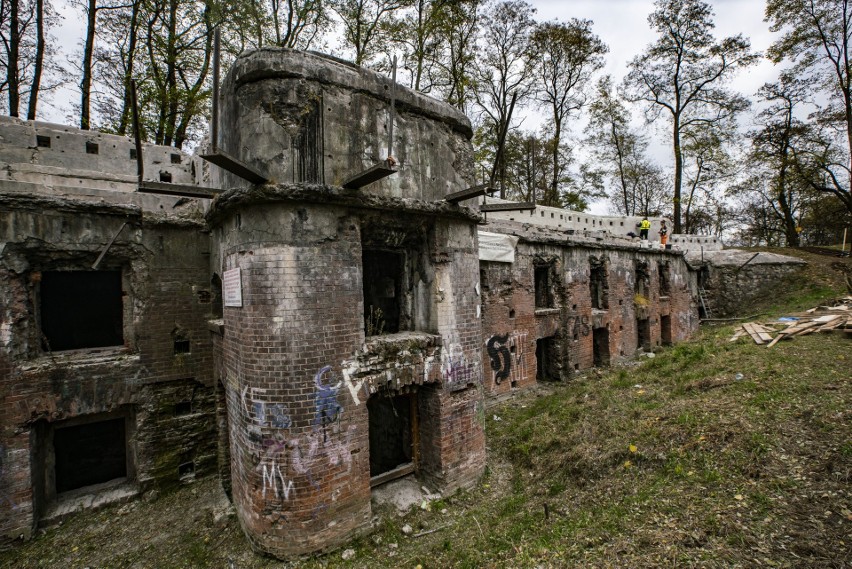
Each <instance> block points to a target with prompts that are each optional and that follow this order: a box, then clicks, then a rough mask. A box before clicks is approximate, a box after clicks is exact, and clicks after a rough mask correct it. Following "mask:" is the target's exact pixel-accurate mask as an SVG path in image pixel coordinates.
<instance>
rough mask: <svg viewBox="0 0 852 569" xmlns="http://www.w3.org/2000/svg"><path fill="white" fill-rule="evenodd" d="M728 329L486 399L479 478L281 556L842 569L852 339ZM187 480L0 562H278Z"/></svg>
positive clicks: (851, 529) (402, 562)
mask: <svg viewBox="0 0 852 569" xmlns="http://www.w3.org/2000/svg"><path fill="white" fill-rule="evenodd" d="M805 280H806V282H805V284H804V285H802V286H800V287H798V288H796V287H793V288H792V289H791V290H790V291H788V294H785V295H784V296H783V300H784V302H785V304H784V305H783V306H779V307H778V308H777V314H778V315H780V314H787V313H790V312H793V311H796V310H800V309H801V308H809V307H811V306H814V305H816V304H819V303H820V302H822V301H823V300H826V299H828V298H832V297H835V296H838V295H839V294H840V293H842V291H838V290H837V289H836V288H831V287H829V291H830V292H829V293H828V294H827V296H825V297H820V298H816V295H820V294H823V292H824V289H822V288H820V287H821V286H822V285H819V284H817V285H811V284H808V283H809V282H813V281H808V280H807V279H805ZM781 296H782V295H780V294H779V295H777V297H781ZM732 329H733V327H732V326H722V327H713V328H706V329H703V330H702V331H701V333H700V334H699V335H698V337H697V338H696V339H694V340H692V341H690V342H685V343H683V344H680V345H678V346H675V347H672V348H667V349H664V350H662V351H660V352H658V353H657V354H656V357H655V358H653V359H649V360H643V363H641V364H637V365H631V366H628V367H623V368H614V369H610V370H605V371H599V370H595V371H592V372H590V373H588V374H585V375H582V376H579V377H577V378H576V379H575V380H574V381H572V382H570V383H566V384H549V385H544V386H542V388H540V389H538V390H536V391H530V392H527V393H524V394H520V395H519V396H518V397H516V398H515V399H513V400H511V401H509V402H507V403H504V404H502V405H499V406H495V407H492V408H489V409H488V411H487V413H485V414H484V417H485V418H484V419H483V421H484V427H485V429H486V433H487V441H488V448H489V465H488V469H487V472H486V475H485V476H484V477H483V479H482V480H481V482H480V483H479V484H478V485H477V486H476V487H475V488H473V489H469V490H467V491H463V492H460V493H458V494H456V495H453V496H450V497H445V498H444V499H442V500H440V501H438V502H436V503H433V504H432V507H431V509H430V510H429V511H426V510H421V509H417V510H415V511H413V512H411V513H410V514H408V515H407V516H406V517H404V518H398V517H395V516H394V515H388V514H383V515H382V516H381V517H380V519H379V521H378V522H377V526H376V530H375V532H374V533H373V534H372V535H370V536H368V537H363V538H361V539H358V540H356V541H355V542H353V543H351V544H349V545H347V546H346V547H351V548H352V549H353V550H354V552H355V555H354V557H353V558H351V559H349V560H347V561H344V560H342V557H341V555H340V552H339V551H338V552H333V553H330V554H328V555H326V556H324V557H320V558H315V559H310V560H303V561H300V562H298V563H296V564H295V565H293V566H299V567H338V566H340V567H411V568H414V567H417V566H418V565H420V566H421V567H423V568H434V567H460V568H478V567H611V566H621V567H660V566H670V567H682V566H701V567H728V566H744V567H746V566H758V565H767V566H775V565H777V566H796V567H843V566H849V565H850V564H852V537H850V536H852V490H850V488H852V381H850V377H851V376H852V372H850V370H852V365H850V363H852V353H850V342H849V340H847V339H845V338H844V337H842V335H840V334H835V333H830V334H813V335H810V336H803V337H797V338H795V339H794V340H791V341H785V342H781V343H779V344H778V345H776V346H774V347H772V348H766V347H765V346H757V345H755V344H753V343H752V342H751V341H750V340H748V339H747V338H744V339H741V340H739V341H738V342H735V343H731V342H729V341H728V340H729V338H730V336H731V334H732ZM495 417H497V418H498V419H499V420H495ZM214 486H215V483H214V482H202V483H201V484H200V485H197V487H198V488H208V489H209V488H213V487H214ZM193 491H194V490H193ZM189 492H190V490H189V489H184V490H181V491H180V492H179V493H178V494H177V495H175V496H174V497H169V498H167V499H164V500H157V501H155V502H152V503H150V504H148V503H141V504H138V505H137V506H134V508H135V509H136V510H138V511H139V512H140V515H139V518H140V520H142V521H136V522H132V521H131V520H132V519H133V517H134V515H135V513H131V514H128V515H126V516H119V515H117V514H116V511H117V509H116V508H112V509H107V510H104V511H102V512H97V513H94V514H87V516H89V517H88V518H86V517H84V516H79V517H77V518H74V519H73V520H71V521H70V522H69V524H67V526H66V527H64V528H58V529H55V530H51V531H50V532H48V534H47V535H45V536H43V537H41V538H40V539H38V540H34V541H33V542H31V543H29V544H27V545H25V546H24V547H22V548H19V549H17V550H15V551H13V552H7V553H3V554H0V565H2V566H5V567H16V568H17V567H50V566H68V567H72V566H79V567H85V566H92V567H126V566H133V567H228V566H229V563H233V566H234V567H239V568H240V569H245V568H260V567H281V566H282V565H281V564H280V563H278V562H276V561H274V560H269V559H267V558H263V557H260V556H257V555H255V554H253V553H252V552H251V551H250V550H249V549H248V546H247V544H246V540H245V538H244V536H243V535H242V532H241V531H240V529H239V527H238V525H237V523H236V521H235V520H234V519H233V518H231V519H230V520H229V521H228V522H227V524H226V525H225V526H223V527H221V528H219V527H217V526H216V525H215V524H214V523H213V521H212V519H211V517H212V516H211V515H210V514H209V513H204V512H201V513H199V512H198V511H197V510H196V509H195V507H194V506H193V505H192V504H193V502H192V500H194V499H195V498H193V497H192V496H191V495H190V494H189ZM170 503H172V504H173V506H169V507H171V508H172V510H166V511H164V510H162V509H160V510H158V509H157V508H162V506H161V504H167V505H168V504H170ZM187 513H193V514H194V515H193V516H191V523H185V524H184V525H181V523H182V520H183V517H185V516H186V515H187ZM169 516H175V517H176V519H174V520H173V519H172V518H170V517H169ZM116 518H118V521H115V520H116ZM87 519H88V521H86V520H87ZM176 520H177V521H176ZM110 523H113V524H116V525H114V526H110V525H109V524H110ZM134 523H136V524H143V523H148V524H149V525H148V526H144V525H142V526H141V527H140V526H134V525H133V524H134ZM163 524H166V525H169V524H175V525H177V526H179V528H180V529H176V530H173V532H177V533H174V534H173V535H169V536H164V537H163V538H162V543H161V544H160V545H159V546H156V545H154V546H146V547H143V548H141V549H139V550H137V551H129V552H123V551H118V550H119V549H120V548H121V546H122V545H121V544H122V542H121V541H120V540H118V539H117V538H115V537H114V536H120V535H123V536H124V538H123V539H125V540H126V541H125V543H129V541H127V540H133V539H136V540H138V539H139V537H138V536H140V535H147V536H149V537H148V539H150V535H151V532H156V531H158V530H157V528H161V527H163ZM405 524H408V525H411V526H412V527H413V533H412V534H405V533H404V532H403V530H402V528H403V526H404V525H405ZM110 527H112V528H113V529H109V528H110ZM159 531H164V532H165V530H159ZM429 532H431V533H429ZM155 536H156V534H155ZM74 547H76V548H77V549H75V550H73V552H72V551H71V550H72V548H74ZM110 547H112V548H115V549H116V551H115V553H114V554H113V555H112V556H110V555H104V553H103V550H104V548H110Z"/></svg>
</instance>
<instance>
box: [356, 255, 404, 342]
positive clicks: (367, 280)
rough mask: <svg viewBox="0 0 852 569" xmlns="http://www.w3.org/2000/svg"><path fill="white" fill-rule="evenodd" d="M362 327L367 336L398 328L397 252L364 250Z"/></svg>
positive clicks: (399, 278)
mask: <svg viewBox="0 0 852 569" xmlns="http://www.w3.org/2000/svg"><path fill="white" fill-rule="evenodd" d="M362 262H363V267H364V331H365V333H366V335H367V336H379V335H381V334H395V333H396V332H399V317H400V306H399V297H400V292H401V284H402V267H403V259H402V255H401V254H399V253H393V252H390V251H380V250H369V249H366V250H364V253H363V257H362Z"/></svg>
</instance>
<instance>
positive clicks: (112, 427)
mask: <svg viewBox="0 0 852 569" xmlns="http://www.w3.org/2000/svg"><path fill="white" fill-rule="evenodd" d="M124 423H125V420H124V418H119V419H110V420H108V421H99V422H96V423H85V424H82V425H76V426H72V427H64V428H57V429H55V430H54V432H53V454H54V457H55V474H56V478H55V480H56V493H57V494H59V493H62V492H68V491H69V490H76V489H77V488H83V487H84V486H92V485H94V484H101V483H103V482H109V481H111V480H115V479H117V478H125V477H126V476H127V440H126V437H125V426H124Z"/></svg>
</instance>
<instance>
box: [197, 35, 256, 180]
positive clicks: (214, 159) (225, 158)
mask: <svg viewBox="0 0 852 569" xmlns="http://www.w3.org/2000/svg"><path fill="white" fill-rule="evenodd" d="M220 53H221V52H220V47H219V28H216V32H215V35H214V36H213V108H212V110H211V113H210V114H211V120H210V152H208V153H207V154H201V155H200V156H201V158H203V159H204V160H207V161H208V162H210V163H211V164H215V165H216V166H218V167H219V168H222V169H223V170H226V171H228V172H230V173H231V174H234V175H235V176H239V177H240V178H242V179H243V180H246V181H247V182H251V183H252V184H265V183H266V182H268V181H269V176H267V175H266V174H264V173H263V172H261V171H260V170H258V169H257V168H255V167H253V166H249V165H248V164H246V163H245V162H243V161H241V160H239V159H238V158H235V157H234V156H231V155H230V154H228V153H227V152H225V151H223V150H220V149H219V55H220Z"/></svg>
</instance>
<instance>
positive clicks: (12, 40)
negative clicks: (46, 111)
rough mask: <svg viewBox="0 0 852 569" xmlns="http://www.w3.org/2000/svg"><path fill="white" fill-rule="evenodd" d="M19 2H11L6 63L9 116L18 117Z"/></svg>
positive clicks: (11, 0) (16, 0) (19, 102)
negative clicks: (7, 58)
mask: <svg viewBox="0 0 852 569" xmlns="http://www.w3.org/2000/svg"><path fill="white" fill-rule="evenodd" d="M18 2H19V0H10V4H11V5H10V7H9V61H8V62H6V82H7V83H8V85H9V116H11V117H16V116H18V107H20V105H21V94H20V88H21V86H20V77H19V75H18V66H19V65H20V62H19V61H18V60H19V55H18V54H19V53H20V49H21V22H20V18H19V16H18Z"/></svg>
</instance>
